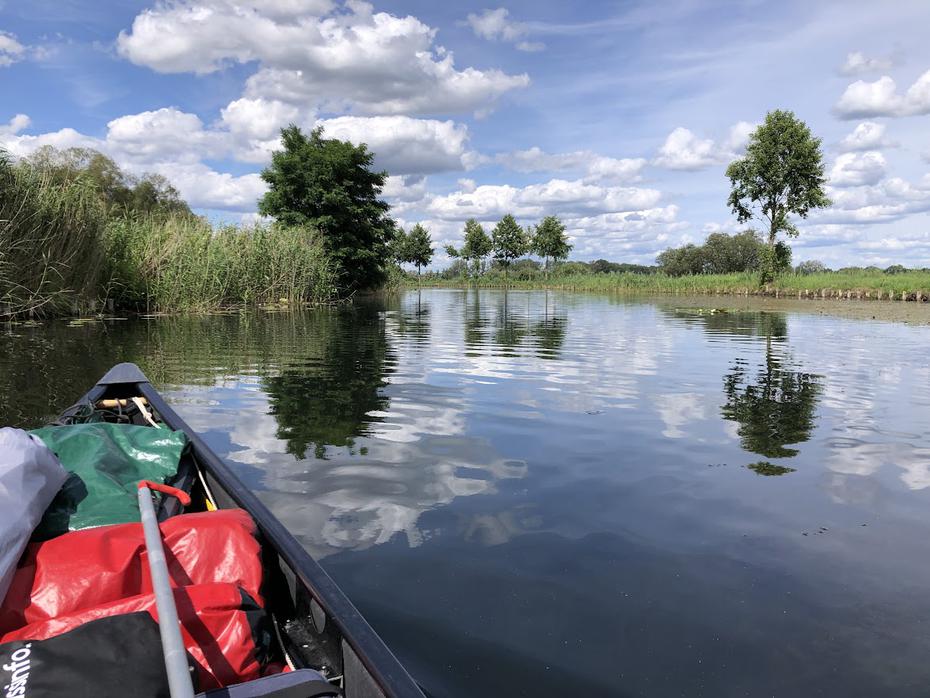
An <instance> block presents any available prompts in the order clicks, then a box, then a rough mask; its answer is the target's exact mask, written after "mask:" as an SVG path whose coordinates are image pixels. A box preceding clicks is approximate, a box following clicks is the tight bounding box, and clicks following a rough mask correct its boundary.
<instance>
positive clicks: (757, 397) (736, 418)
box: [670, 308, 822, 476]
mask: <svg viewBox="0 0 930 698" xmlns="http://www.w3.org/2000/svg"><path fill="white" fill-rule="evenodd" d="M670 314H671V315H672V316H673V317H676V318H678V319H683V320H685V321H686V322H688V323H691V324H694V323H700V324H701V325H702V326H703V328H704V329H705V330H706V331H707V332H708V334H710V335H722V336H724V337H751V338H753V339H758V340H761V341H763V342H764V347H765V348H764V356H763V358H762V361H761V362H757V361H754V360H752V359H750V358H749V357H748V356H746V355H741V356H738V357H737V358H736V359H735V360H734V361H733V362H732V365H731V368H730V370H729V371H727V372H726V373H725V374H724V376H723V391H724V396H725V403H724V404H723V406H722V408H721V415H722V416H723V418H724V419H726V420H729V421H731V422H735V423H736V424H738V425H739V426H738V427H737V430H736V433H737V435H738V437H739V439H740V445H741V446H742V447H743V448H744V449H745V450H747V451H749V452H751V453H755V454H758V455H761V456H765V457H766V458H792V457H794V456H796V455H798V449H797V448H790V447H789V446H792V445H794V444H799V443H803V442H805V441H808V440H809V439H810V437H811V431H812V429H813V428H814V421H815V418H816V414H817V403H818V399H819V397H820V394H821V388H822V386H821V381H820V377H819V376H817V375H815V374H812V373H808V372H805V371H799V370H797V369H796V368H795V367H794V360H793V359H792V357H791V354H790V351H789V349H788V322H787V318H786V316H785V315H784V314H783V313H774V312H758V313H752V312H732V311H727V310H725V309H702V308H697V309H688V308H676V309H673V310H672V311H671V312H670ZM747 467H748V468H749V469H750V470H752V471H753V472H755V473H757V474H759V475H767V476H773V475H785V474H787V473H791V472H794V470H795V469H794V468H791V467H788V466H785V465H775V464H772V463H769V462H767V461H759V462H756V463H751V464H750V465H748V466H747Z"/></svg>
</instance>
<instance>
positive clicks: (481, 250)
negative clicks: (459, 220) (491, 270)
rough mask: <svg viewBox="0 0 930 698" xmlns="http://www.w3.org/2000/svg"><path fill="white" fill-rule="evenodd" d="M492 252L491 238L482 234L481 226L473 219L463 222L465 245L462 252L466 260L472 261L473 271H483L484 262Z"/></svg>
mask: <svg viewBox="0 0 930 698" xmlns="http://www.w3.org/2000/svg"><path fill="white" fill-rule="evenodd" d="M492 250H493V246H492V244H491V238H490V237H488V234H487V233H486V232H484V228H483V227H482V225H481V224H480V223H479V222H478V221H476V220H475V219H474V218H469V219H468V220H467V221H465V243H464V245H462V252H463V253H464V254H463V257H465V258H466V260H469V259H470V260H473V261H474V264H475V271H477V272H481V271H483V269H484V260H485V258H487V256H488V255H489V254H491V251H492Z"/></svg>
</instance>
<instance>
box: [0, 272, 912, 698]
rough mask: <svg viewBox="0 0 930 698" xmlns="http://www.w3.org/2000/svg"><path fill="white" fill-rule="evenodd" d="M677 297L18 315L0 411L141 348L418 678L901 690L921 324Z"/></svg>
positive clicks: (447, 293)
mask: <svg viewBox="0 0 930 698" xmlns="http://www.w3.org/2000/svg"><path fill="white" fill-rule="evenodd" d="M688 302H689V301H688V300H687V299H677V298H672V299H665V300H661V301H658V302H640V301H634V300H631V299H629V298H622V297H619V296H617V297H599V296H584V295H575V294H565V293H543V292H529V293H527V292H522V291H511V292H508V293H504V292H498V291H493V290H481V291H475V290H474V289H470V290H467V291H465V290H453V289H449V290H446V289H442V290H432V289H431V290H424V291H423V292H410V293H406V294H401V295H397V296H392V297H389V298H386V299H374V300H368V301H364V300H361V299H359V300H357V302H356V303H355V304H354V305H353V306H352V307H342V308H333V309H318V310H313V311H307V312H295V313H281V314H252V313H242V314H239V313H236V314H229V315H225V316H214V317H209V318H161V319H158V320H155V321H151V322H139V321H129V322H123V323H116V322H114V323H98V324H95V325H88V326H74V327H72V326H69V325H68V323H49V324H48V325H47V326H45V327H41V328H25V327H18V328H12V329H11V330H8V331H7V332H6V333H0V413H2V414H3V415H4V419H5V420H6V421H18V422H20V423H23V422H25V423H27V424H30V425H34V424H36V423H38V422H39V421H41V420H42V418H43V416H44V415H47V414H52V413H54V412H55V411H57V410H58V409H60V408H61V407H63V406H65V405H64V404H63V403H66V402H68V401H70V400H71V399H73V398H74V397H75V396H76V395H78V394H79V393H80V392H82V391H83V390H84V389H85V388H86V387H87V386H88V385H89V384H90V383H91V382H92V381H93V380H94V379H96V378H98V377H99V374H101V373H102V372H103V371H104V370H105V369H106V368H108V367H109V365H111V364H112V363H115V362H116V361H120V360H131V361H137V362H139V363H140V365H142V367H143V369H144V370H145V371H146V372H147V373H148V374H149V375H150V377H151V378H152V379H153V381H155V382H156V384H157V386H158V388H159V390H161V391H163V392H164V394H165V395H166V397H167V398H168V399H169V400H170V401H172V402H173V404H175V405H176V407H177V409H178V411H179V412H180V413H181V414H182V415H183V416H184V417H185V419H187V420H188V422H189V423H190V424H191V426H192V427H193V428H194V429H196V430H197V431H199V432H200V433H201V434H203V435H204V438H205V439H206V440H207V442H208V443H209V444H210V445H211V446H212V447H213V448H215V450H216V451H217V452H218V453H219V454H220V455H222V456H223V457H224V458H226V459H227V460H228V461H229V462H230V464H231V466H232V467H233V468H235V470H236V471H237V472H238V473H239V475H240V476H241V477H243V479H244V480H245V482H246V483H247V486H249V487H250V488H252V489H254V490H255V491H256V493H257V494H258V495H259V496H260V497H261V498H262V499H263V501H265V502H266V503H267V504H268V505H269V506H270V507H271V508H272V510H273V511H274V512H275V514H276V515H278V516H279V517H280V518H281V520H282V521H283V522H284V524H285V525H286V526H287V527H288V528H289V529H290V530H292V531H293V532H294V533H295V535H296V536H297V537H298V538H299V540H300V541H301V542H302V544H303V545H304V546H306V548H307V549H308V550H309V551H310V552H311V553H312V554H314V555H315V556H317V557H318V558H320V559H321V561H322V564H323V565H324V566H325V567H326V569H327V570H328V571H329V572H330V573H331V574H332V575H333V576H334V577H335V578H336V579H337V581H338V582H339V583H340V585H341V586H343V588H344V589H345V591H346V592H347V593H348V594H349V596H350V598H351V599H352V601H353V602H354V603H355V604H356V605H357V606H358V607H359V608H360V609H361V610H362V611H363V613H364V614H365V615H366V617H367V618H368V619H369V620H370V621H372V622H373V624H374V625H375V627H376V628H377V629H378V631H379V633H382V634H383V635H384V636H385V639H386V640H387V641H388V642H389V644H390V646H391V647H392V649H393V650H394V651H396V652H398V653H399V654H400V655H401V656H402V659H403V660H404V662H405V663H406V664H407V666H408V668H410V669H411V670H412V671H413V673H414V674H415V675H416V676H417V678H418V679H419V680H421V681H422V682H423V683H424V684H426V685H427V688H428V689H429V691H430V693H431V694H432V695H435V696H436V697H437V698H439V697H445V696H469V695H474V694H475V690H476V689H475V685H476V683H475V681H476V677H480V683H481V687H482V688H481V690H483V692H484V693H485V694H487V695H539V696H546V695H571V694H572V692H573V691H574V692H576V693H577V692H578V691H581V693H585V695H721V696H723V695H757V694H762V693H764V692H767V693H766V695H768V694H778V695H782V694H784V695H843V696H863V697H865V696H869V697H870V698H871V696H876V695H883V696H884V695H889V696H910V695H921V692H922V688H923V686H926V685H928V683H930V668H928V666H927V665H926V662H921V657H925V656H926V655H927V653H928V652H930V639H928V638H927V637H926V634H925V633H922V632H921V628H920V621H921V619H922V618H925V617H927V616H928V615H930V602H928V601H927V600H926V594H925V593H924V590H925V588H926V586H927V585H928V584H930V556H927V555H926V541H927V539H928V538H930V519H928V517H927V514H926V512H927V506H928V504H930V501H928V497H930V431H928V429H927V415H928V410H930V368H928V364H927V362H926V359H925V358H924V353H925V351H924V349H925V347H926V344H927V342H928V341H930V331H928V330H927V328H922V327H913V326H906V325H894V326H891V325H883V324H879V323H863V322H851V321H847V320H839V319H837V318H831V317H827V316H820V315H816V314H799V313H792V314H785V313H772V312H751V311H746V310H728V309H726V308H717V309H712V308H711V309H687V308H681V307H677V308H676V307H673V306H675V305H682V304H687V303H688ZM706 302H707V301H706V299H697V300H695V303H706ZM716 302H718V303H721V304H724V303H725V302H726V301H724V300H718V301H716ZM739 302H740V303H742V301H739ZM876 346H894V347H895V348H896V355H895V357H894V360H893V361H889V359H888V356H887V354H885V355H883V353H882V352H877V351H875V347H876ZM56 401H57V402H56ZM750 454H752V455H750ZM788 472H790V473H791V476H790V477H778V476H779V475H784V474H786V473H788ZM757 475H759V476H764V477H757ZM838 579H839V580H841V582H842V583H841V585H840V586H839V587H838V586H837V580H838ZM862 609H866V610H865V611H863V610H862ZM915 687H916V688H915ZM479 692H480V691H479Z"/></svg>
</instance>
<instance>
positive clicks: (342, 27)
mask: <svg viewBox="0 0 930 698" xmlns="http://www.w3.org/2000/svg"><path fill="white" fill-rule="evenodd" d="M329 10H330V3H321V2H309V3H301V2H276V3H273V5H271V6H270V9H269V8H267V7H266V6H265V5H264V4H253V3H246V2H236V1H234V0H187V1H180V2H173V3H170V4H169V3H166V4H161V5H157V6H156V7H155V8H154V9H149V10H145V11H144V12H142V13H141V14H139V15H138V16H136V18H135V19H134V21H133V24H132V28H131V30H130V31H128V32H121V33H120V35H119V38H118V39H117V48H118V50H119V52H120V53H121V54H122V55H123V56H125V57H126V58H128V59H129V60H131V61H132V62H133V63H136V64H138V65H144V66H147V67H149V68H152V69H153V70H156V71H159V72H163V73H181V72H193V73H200V74H204V73H211V72H215V71H218V70H222V69H223V68H224V67H225V66H227V65H229V64H232V63H242V64H246V63H251V62H257V63H258V66H259V69H258V71H257V72H256V73H254V74H253V75H252V76H251V77H250V78H249V79H248V81H247V83H246V90H245V94H244V97H246V98H248V99H267V100H277V101H280V102H285V103H289V104H294V105H297V106H300V107H301V108H303V109H318V108H319V109H323V108H325V109H326V110H328V111H343V110H346V109H349V110H355V111H359V112H362V113H367V114H402V113H450V112H458V111H483V110H486V109H488V108H489V107H491V106H493V104H494V102H495V101H496V100H497V98H499V97H500V96H501V95H503V94H504V93H505V92H508V91H510V90H513V89H517V88H521V87H526V86H527V85H528V84H529V77H528V76H527V75H525V74H522V75H508V74H506V73H504V72H502V71H500V70H497V69H488V70H478V69H476V68H471V67H469V68H465V69H464V70H459V69H458V68H456V67H455V63H454V59H453V55H452V53H451V52H449V51H447V50H446V49H444V48H443V47H442V46H438V45H436V44H435V37H436V30H435V29H433V28H431V27H429V26H427V25H426V24H424V23H422V22H421V21H420V20H418V19H417V18H416V17H412V16H406V17H398V16H395V15H392V14H389V13H386V12H377V13H376V12H373V10H372V7H371V5H369V4H367V3H364V2H358V1H350V2H347V3H346V5H345V9H339V10H335V11H333V12H329Z"/></svg>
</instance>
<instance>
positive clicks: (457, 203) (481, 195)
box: [426, 179, 661, 221]
mask: <svg viewBox="0 0 930 698" xmlns="http://www.w3.org/2000/svg"><path fill="white" fill-rule="evenodd" d="M468 189H469V190H461V191H457V192H453V193H451V194H447V195H444V196H436V197H433V198H432V199H431V200H430V201H429V203H428V205H427V207H426V211H427V212H428V213H429V214H430V215H432V216H435V217H436V218H439V219H442V220H451V221H464V220H465V219H467V218H478V219H480V220H487V221H491V220H496V219H498V218H500V217H501V216H503V215H504V214H506V213H512V214H514V215H516V216H519V217H524V218H533V219H538V218H542V217H543V216H545V215H549V214H551V213H557V214H558V215H560V216H566V217H570V216H576V217H577V216H580V215H592V214H598V213H616V212H628V213H632V212H636V211H641V210H643V209H647V208H652V207H654V206H655V205H656V204H657V203H658V202H659V200H660V199H661V192H659V191H657V190H655V189H645V188H639V187H621V186H600V185H596V184H589V183H586V182H585V181H583V180H580V179H576V180H565V179H551V180H549V181H547V182H543V183H540V184H530V185H528V186H525V187H513V186H510V185H507V184H501V185H491V184H484V185H481V186H477V187H474V188H473V189H472V188H471V187H468Z"/></svg>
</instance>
